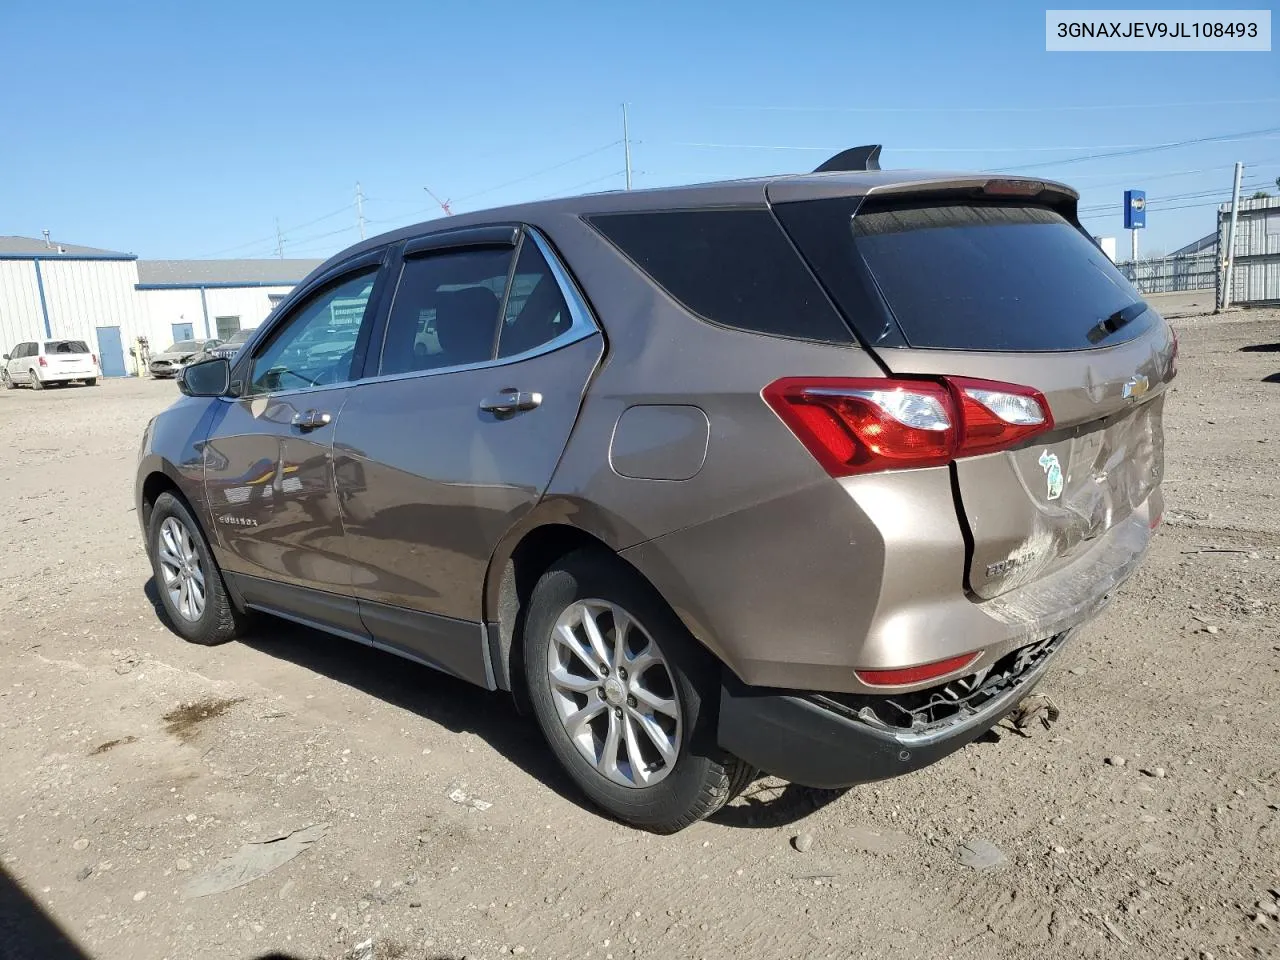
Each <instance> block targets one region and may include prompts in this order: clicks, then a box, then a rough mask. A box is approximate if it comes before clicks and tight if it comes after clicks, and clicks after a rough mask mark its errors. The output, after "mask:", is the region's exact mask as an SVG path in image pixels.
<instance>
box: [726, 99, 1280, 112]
mask: <svg viewBox="0 0 1280 960" xmlns="http://www.w3.org/2000/svg"><path fill="white" fill-rule="evenodd" d="M1272 103H1280V97H1268V98H1264V99H1260V100H1187V101H1182V102H1177V103H1095V104H1081V105H1060V106H1055V105H1050V104H1039V105H1037V106H1034V107H1027V106H1007V105H986V106H963V107H955V106H951V107H946V106H927V107H897V106H839V107H829V106H786V105H779V106H748V105H736V104H723V105H713V106H711V107H708V108H707V109H712V110H741V111H752V110H759V111H762V112H779V113H1052V112H1072V111H1076V112H1080V111H1101V110H1164V109H1179V110H1181V109H1186V108H1189V107H1234V106H1260V105H1263V104H1272Z"/></svg>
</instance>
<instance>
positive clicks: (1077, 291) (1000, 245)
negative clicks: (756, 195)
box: [777, 200, 1157, 351]
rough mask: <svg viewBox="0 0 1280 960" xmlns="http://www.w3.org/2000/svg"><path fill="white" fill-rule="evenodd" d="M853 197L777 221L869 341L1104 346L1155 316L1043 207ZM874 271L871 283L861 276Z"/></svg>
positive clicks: (794, 208) (788, 211) (805, 206)
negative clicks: (863, 201)
mask: <svg viewBox="0 0 1280 960" xmlns="http://www.w3.org/2000/svg"><path fill="white" fill-rule="evenodd" d="M855 208H856V203H855V202H853V201H849V200H816V201H806V202H802V203H794V204H783V205H779V206H778V208H777V211H778V217H779V219H780V220H781V221H782V223H783V224H784V225H785V226H786V228H787V230H788V231H789V232H790V233H791V234H792V236H793V238H794V239H795V241H796V245H797V246H798V247H799V248H800V250H801V252H803V253H804V254H805V256H806V257H807V258H809V259H810V262H811V263H812V264H813V267H814V270H815V272H816V273H817V274H818V276H819V277H820V278H821V279H822V280H823V282H824V284H826V286H827V288H828V289H829V290H831V291H832V294H833V296H834V297H835V298H836V300H837V302H838V303H839V304H840V306H841V309H843V310H844V311H845V312H846V314H847V315H848V316H849V317H850V319H851V320H852V321H853V322H854V323H856V324H860V327H859V329H860V330H861V332H863V334H864V335H865V336H866V337H867V338H868V340H870V341H871V342H873V343H877V342H879V343H885V344H886V345H890V344H892V343H893V342H895V341H896V342H898V343H905V344H907V345H909V346H912V347H925V348H941V349H954V350H983V351H1059V350H1082V349H1088V348H1090V347H1097V346H1110V345H1112V344H1116V343H1122V342H1124V341H1126V340H1130V339H1133V338H1134V337H1137V336H1139V335H1141V334H1142V333H1144V332H1145V331H1147V330H1149V329H1150V328H1151V327H1152V325H1153V324H1154V323H1156V322H1157V316H1156V314H1155V313H1154V312H1153V311H1151V310H1150V309H1144V307H1143V306H1142V297H1141V295H1140V294H1138V292H1137V291H1136V290H1134V288H1133V287H1132V286H1131V285H1130V284H1129V282H1128V281H1127V280H1126V279H1125V278H1124V277H1123V276H1122V275H1121V274H1120V272H1119V271H1118V270H1116V268H1115V266H1114V264H1112V262H1111V260H1110V259H1109V258H1108V257H1107V255H1106V254H1105V253H1103V252H1102V251H1101V250H1100V249H1098V247H1097V246H1095V245H1094V244H1093V243H1092V242H1091V241H1090V240H1089V238H1087V237H1086V236H1085V235H1084V234H1083V233H1081V232H1080V230H1079V229H1077V228H1076V227H1075V226H1073V225H1072V224H1071V223H1069V222H1068V221H1067V220H1065V219H1064V218H1063V217H1062V216H1061V215H1059V214H1058V213H1056V212H1055V211H1053V210H1050V209H1048V208H1045V207H1037V206H1026V205H1009V204H975V203H971V202H956V203H938V202H933V203H921V204H901V203H897V204H888V203H883V202H882V203H876V202H874V201H869V202H868V203H866V204H864V205H863V206H862V207H861V208H856V215H854V210H855ZM868 278H870V280H871V282H868Z"/></svg>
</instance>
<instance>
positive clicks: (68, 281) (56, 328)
mask: <svg viewBox="0 0 1280 960" xmlns="http://www.w3.org/2000/svg"><path fill="white" fill-rule="evenodd" d="M40 271H41V274H42V276H43V279H44V294H45V303H46V305H47V307H48V311H49V327H50V330H51V332H52V335H53V336H55V337H68V338H70V337H74V338H76V339H80V340H84V341H85V342H86V343H88V344H89V345H90V346H91V347H93V348H94V349H97V344H98V337H97V330H96V328H97V327H119V328H120V340H121V343H122V348H121V349H122V352H123V354H124V356H122V357H121V359H122V360H123V361H124V365H125V369H126V370H130V371H132V370H133V369H134V368H133V364H132V361H131V358H130V357H129V356H128V353H129V350H130V348H131V347H132V346H133V345H134V342H135V341H136V339H137V338H138V337H139V336H145V337H147V338H148V341H149V342H150V344H151V349H152V350H153V351H154V350H163V349H164V348H165V347H167V346H168V345H169V344H170V343H171V342H172V341H173V324H175V323H189V324H191V326H192V329H193V330H194V331H195V334H196V336H197V337H204V336H205V335H206V327H205V316H206V312H205V311H206V306H207V310H208V333H209V335H212V336H216V335H217V318H218V317H239V318H240V327H241V329H248V328H252V327H256V326H258V325H259V324H260V323H262V321H263V320H265V319H266V318H267V315H268V314H269V313H270V312H271V296H272V295H276V296H281V295H284V294H287V293H288V292H289V291H290V290H292V289H293V287H291V286H289V285H283V286H278V287H211V288H206V290H205V299H204V302H202V301H201V296H200V290H199V289H198V288H195V289H185V288H184V289H163V290H138V289H137V283H138V265H137V263H136V262H135V261H133V260H77V259H72V258H70V257H67V258H65V259H64V258H59V259H53V258H48V259H45V258H42V259H41V260H40ZM44 336H45V329H44V314H43V312H42V311H41V308H40V293H39V287H38V284H37V283H36V265H35V262H34V261H33V260H30V259H26V260H0V352H4V353H9V352H10V351H11V350H12V348H13V347H14V345H16V344H18V343H22V342H24V341H27V340H41V339H43V338H44Z"/></svg>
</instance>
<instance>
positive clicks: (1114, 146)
mask: <svg viewBox="0 0 1280 960" xmlns="http://www.w3.org/2000/svg"><path fill="white" fill-rule="evenodd" d="M1276 132H1280V127H1276V128H1272V129H1270V130H1263V131H1258V132H1255V133H1254V134H1250V135H1246V134H1226V135H1224V136H1221V137H1204V138H1201V139H1198V140H1185V141H1180V142H1174V143H1105V144H1098V145H1096V146H1092V147H1075V146H1056V147H990V146H988V147H897V146H891V147H888V148H887V149H889V150H891V151H892V152H894V153H1057V152H1059V151H1063V150H1124V151H1132V153H1144V152H1147V151H1151V150H1164V149H1170V148H1173V147H1179V146H1187V145H1189V144H1194V143H1209V142H1217V141H1221V142H1229V141H1230V140H1232V139H1240V140H1252V139H1271V138H1269V137H1262V136H1261V135H1260V134H1266V133H1276ZM662 145H664V146H671V147H699V148H711V149H727V150H788V151H802V152H808V153H836V152H839V151H841V150H845V149H847V147H818V146H798V145H795V144H778V143H715V142H711V141H692V140H675V141H667V142H666V143H664V144H662ZM1128 155H1129V153H1128V152H1126V153H1116V154H1098V155H1096V157H1095V156H1089V157H1075V158H1069V159H1066V160H1050V161H1045V162H1043V163H1038V164H1032V165H1031V166H1050V165H1052V164H1054V163H1075V162H1077V161H1078V160H1089V159H1100V158H1102V157H1109V156H1128ZM1005 169H1008V170H1014V169H1023V168H1022V167H1009V168H1005Z"/></svg>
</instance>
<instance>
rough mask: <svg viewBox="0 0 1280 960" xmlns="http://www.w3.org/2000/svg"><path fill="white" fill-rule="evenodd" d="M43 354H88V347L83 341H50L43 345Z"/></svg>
mask: <svg viewBox="0 0 1280 960" xmlns="http://www.w3.org/2000/svg"><path fill="white" fill-rule="evenodd" d="M44 352H45V353H88V352H89V345H88V344H87V343H85V342H84V341H83V340H51V341H49V342H48V343H46V344H45V345H44Z"/></svg>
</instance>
